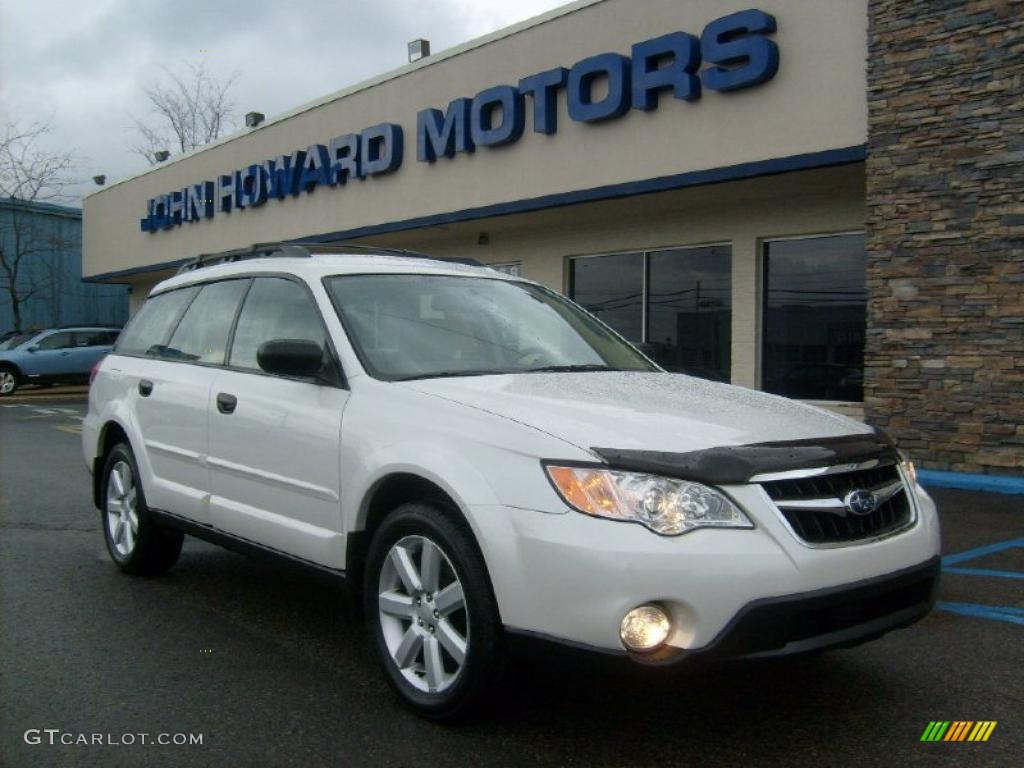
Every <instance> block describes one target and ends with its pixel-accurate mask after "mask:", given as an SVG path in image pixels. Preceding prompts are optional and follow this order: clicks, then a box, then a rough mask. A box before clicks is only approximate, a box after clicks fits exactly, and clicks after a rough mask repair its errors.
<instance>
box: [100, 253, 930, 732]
mask: <svg viewBox="0 0 1024 768" xmlns="http://www.w3.org/2000/svg"><path fill="white" fill-rule="evenodd" d="M93 374H94V380H93V382H92V386H91V388H90V391H89V412H88V416H87V417H86V419H85V423H84V428H83V430H82V439H83V447H84V451H85V458H86V461H87V463H88V465H89V468H90V470H91V471H92V473H93V498H94V501H95V504H96V506H97V507H98V508H99V509H100V516H101V520H102V523H103V530H104V533H105V537H106V544H107V548H108V549H109V551H110V556H111V557H112V558H113V560H114V562H115V563H116V564H117V565H118V566H120V568H121V569H122V570H124V571H126V572H128V573H132V574H157V573H161V572H163V571H165V570H166V569H168V568H169V567H170V566H171V565H172V564H173V563H174V562H175V560H176V559H177V558H178V554H179V552H180V550H181V546H182V537H183V534H184V533H188V534H191V535H194V536H197V537H200V538H203V539H207V540H210V541H213V542H216V543H219V544H222V545H224V546H227V547H231V548H235V549H239V550H242V551H245V552H249V553H254V554H265V555H271V556H274V557H278V558H285V559H287V560H290V561H293V562H298V563H301V564H304V565H306V566H308V567H309V568H312V569H315V570H318V571H320V572H321V573H324V574H328V575H331V576H336V577H339V578H344V579H345V580H346V581H347V582H348V584H350V585H351V586H352V587H353V588H354V590H355V591H356V593H357V594H361V595H362V603H363V607H364V612H365V616H366V620H367V625H368V630H369V635H370V637H371V642H372V643H373V644H374V647H375V648H376V651H377V653H378V654H379V656H380V659H381V662H382V664H383V667H384V670H385V671H386V673H387V678H388V680H389V682H390V683H391V685H392V686H393V687H394V688H395V690H396V691H397V692H398V693H399V694H400V696H401V697H402V698H403V699H404V700H405V701H406V702H407V703H408V704H410V705H411V706H412V707H413V708H415V709H416V710H418V711H419V712H420V713H421V714H423V715H425V716H427V717H431V718H434V719H438V720H444V719H454V718H457V717H460V716H462V715H465V714H467V713H468V712H470V711H472V710H473V708H474V707H475V706H476V704H478V703H480V701H481V698H482V697H483V696H484V695H485V694H486V692H487V691H488V689H489V687H490V686H491V685H492V684H493V682H494V680H495V677H496V676H497V675H498V673H499V670H500V669H501V668H502V659H503V657H504V655H505V653H506V650H507V648H508V646H509V644H510V642H511V641H512V640H514V639H516V638H524V637H526V638H531V639H532V640H534V641H536V640H546V641H552V642H556V643H562V644H568V645H572V646H577V647H582V648H587V649H591V650H596V651H600V652H604V653H606V654H617V655H621V656H625V657H627V658H629V659H632V660H634V661H636V662H638V663H641V664H669V663H673V662H676V661H684V660H690V659H699V658H707V657H751V656H769V655H780V654H787V653H796V652H802V651H808V650H813V649H818V648H826V647H833V646H842V645H852V644H856V643H859V642H863V641H865V640H870V639H873V638H876V637H879V636H880V635H882V634H883V633H885V632H886V631H888V630H891V629H895V628H897V627H902V626H906V625H908V624H911V623H913V622H915V621H917V620H918V619H920V618H922V617H923V616H924V615H925V614H926V613H927V612H928V611H929V609H930V608H931V606H932V604H933V602H934V599H935V589H936V584H937V578H938V562H939V561H938V553H939V522H938V518H937V515H936V509H935V505H934V504H933V502H932V501H931V499H930V498H929V497H928V496H927V494H926V493H925V492H924V490H923V489H922V488H921V487H920V486H919V485H918V484H917V482H916V480H915V477H914V473H913V468H912V465H910V464H909V463H907V462H906V461H905V460H904V459H903V457H902V456H901V455H900V454H898V453H897V451H896V449H895V447H894V446H893V444H892V443H891V441H890V440H888V439H887V438H886V437H885V436H884V435H883V434H881V433H880V432H878V431H876V430H874V429H871V428H870V427H867V426H865V425H864V424H861V423H859V422H856V421H853V420H850V419H848V418H844V417H842V416H839V415H837V414H834V413H830V412H827V411H825V410H821V409H819V408H815V407H811V406H808V405H804V404H801V403H798V402H793V401H790V400H786V399H783V398H780V397H774V396H771V395H767V394H763V393H759V392H754V391H751V390H748V389H743V388H740V387H734V386H728V385H725V384H717V383H712V382H709V381H704V380H701V379H697V378H692V377H689V376H685V375H681V374H672V373H666V372H664V371H662V370H660V369H659V368H658V366H656V365H654V364H653V363H652V362H651V361H650V360H648V359H647V358H645V357H644V356H643V355H642V354H640V353H639V352H638V351H637V350H636V349H635V348H634V347H633V346H631V345H630V344H629V343H627V342H626V341H625V340H623V339H622V338H621V337H620V336H618V335H617V334H616V333H615V332H614V331H612V330H611V329H609V328H608V327H607V326H605V325H603V324H602V323H601V322H600V321H598V320H597V319H595V318H594V317H592V316H591V315H589V314H588V313H587V312H585V311H584V310H582V309H581V308H580V307H578V306H576V305H575V304H573V303H572V302H570V301H567V300H566V299H564V298H563V297H561V296H560V295H558V294H557V293H555V292H553V291H550V290H548V289H546V288H544V287H542V286H540V285H537V284H535V283H532V282H529V281H527V280H522V279H518V278H513V277H510V276H507V275H504V274H501V273H498V272H496V271H493V270H490V269H487V268H484V267H480V266H472V265H467V264H464V263H455V262H453V261H445V260H439V259H432V258H429V257H425V256H422V255H416V254H410V253H406V252H397V251H386V250H366V251H364V250H360V249H358V248H354V247H353V248H349V247H337V248H322V247H304V246H296V245H273V246H261V247H254V248H253V249H251V250H248V251H246V252H244V253H240V252H235V253H230V254H220V255H217V256H215V257H200V258H199V259H197V260H195V261H194V262H192V263H190V264H189V265H186V267H183V268H182V270H181V272H180V273H179V274H178V275H177V276H176V277H173V278H171V279H169V280H167V281H165V282H163V283H161V284H160V285H158V286H157V287H156V288H155V289H154V290H153V292H152V293H151V294H150V296H149V298H148V299H147V300H146V302H145V304H144V305H143V306H142V308H141V309H140V310H139V312H138V313H137V314H136V316H135V317H134V319H133V320H132V321H131V323H130V324H129V326H128V327H127V329H126V330H125V331H124V332H123V333H122V335H121V337H120V339H119V341H118V343H117V347H116V348H115V350H114V351H113V353H112V354H110V355H109V356H108V357H106V358H105V359H104V360H103V361H102V362H101V363H100V364H99V365H98V366H97V368H96V369H95V370H94V372H93Z"/></svg>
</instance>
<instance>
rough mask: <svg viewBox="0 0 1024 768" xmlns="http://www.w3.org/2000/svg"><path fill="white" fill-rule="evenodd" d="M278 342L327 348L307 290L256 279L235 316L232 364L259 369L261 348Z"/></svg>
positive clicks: (289, 283) (283, 282)
mask: <svg viewBox="0 0 1024 768" xmlns="http://www.w3.org/2000/svg"><path fill="white" fill-rule="evenodd" d="M281 339H292V340H302V341H312V342H315V343H316V344H319V345H320V346H321V347H324V346H325V345H326V339H325V338H324V326H323V323H321V322H320V314H319V312H318V311H317V309H316V307H315V306H314V305H313V300H312V299H311V298H310V296H309V294H308V293H307V292H306V289H305V288H303V287H302V286H301V285H299V284H298V283H295V282H292V281H291V280H285V279H284V278H280V277H258V278H256V282H255V283H254V284H253V286H252V290H251V291H249V295H248V296H246V298H245V304H244V306H243V307H242V313H241V314H240V315H239V316H238V327H237V328H236V329H235V340H234V343H233V344H232V346H231V365H232V366H234V367H237V368H252V369H254V370H259V367H260V366H259V363H258V362H257V361H256V353H257V352H258V351H259V348H260V346H261V345H262V344H264V343H265V342H268V341H279V340H281Z"/></svg>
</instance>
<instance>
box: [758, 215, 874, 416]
mask: <svg viewBox="0 0 1024 768" xmlns="http://www.w3.org/2000/svg"><path fill="white" fill-rule="evenodd" d="M866 259H867V257H866V251H865V237H864V235H863V234H843V235H828V236H821V237H806V238H800V239H793V240H772V241H769V242H767V243H765V245H764V316H763V330H762V338H763V346H762V355H761V359H762V371H761V386H762V389H764V390H765V391H767V392H773V393H775V394H779V395H786V396H788V397H797V398H802V399H807V400H838V401H854V402H857V401H861V400H863V399H864V390H863V380H864V334H865V328H866V326H867V289H866V282H865V281H866V277H865V269H866Z"/></svg>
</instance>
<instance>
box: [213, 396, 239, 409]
mask: <svg viewBox="0 0 1024 768" xmlns="http://www.w3.org/2000/svg"><path fill="white" fill-rule="evenodd" d="M236 405H238V398H237V397H235V396H234V395H229V394H227V393H226V392H220V393H218V395H217V410H218V411H220V412H221V413H234V412H235V406H236Z"/></svg>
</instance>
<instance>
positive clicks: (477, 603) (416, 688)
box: [364, 504, 503, 721]
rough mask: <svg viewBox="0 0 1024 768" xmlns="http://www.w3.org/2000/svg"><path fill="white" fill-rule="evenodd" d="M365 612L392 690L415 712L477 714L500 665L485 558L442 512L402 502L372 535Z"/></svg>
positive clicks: (440, 716) (448, 717)
mask: <svg viewBox="0 0 1024 768" xmlns="http://www.w3.org/2000/svg"><path fill="white" fill-rule="evenodd" d="M364 584H365V593H364V600H365V608H366V616H367V625H368V629H369V632H370V639H371V642H372V643H373V645H374V647H375V648H376V650H377V654H378V656H379V657H380V660H381V663H382V664H383V666H384V671H385V673H386V674H387V677H388V681H389V682H390V683H391V686H392V688H393V689H394V690H395V691H396V692H397V693H398V694H399V696H401V698H402V700H403V701H404V702H405V703H406V704H407V705H409V706H410V707H411V708H412V709H414V710H415V711H416V712H417V713H419V714H421V715H423V716H424V717H427V718H429V719H432V720H438V721H456V720H461V719H466V718H467V717H469V716H471V715H474V714H476V713H477V712H478V711H479V708H480V705H481V704H482V703H483V701H484V699H485V696H486V694H487V692H488V691H489V690H490V689H491V687H492V686H493V685H494V684H495V683H496V682H497V679H498V677H499V676H500V672H501V668H502V665H503V657H502V649H501V622H500V620H499V617H498V610H497V605H496V604H495V601H494V597H493V595H492V594H491V587H490V581H489V579H488V577H487V571H486V569H485V567H484V564H483V560H482V558H481V557H480V555H479V553H478V552H477V550H476V547H475V545H474V543H473V541H472V539H471V538H470V536H469V535H468V533H467V532H466V531H464V529H463V528H462V527H461V526H460V525H458V524H456V523H455V522H454V521H453V520H451V519H450V518H449V517H447V516H446V515H445V514H444V512H442V511H441V509H440V508H438V507H436V506H434V505H429V504H405V505H402V506H401V507H398V508H397V509H396V510H395V511H394V512H392V513H391V514H390V515H389V516H388V517H387V519H385V521H384V522H383V523H382V524H381V526H380V528H379V529H378V530H377V532H376V534H375V535H374V537H373V542H372V544H371V546H370V552H369V557H368V559H367V571H366V580H365V582H364Z"/></svg>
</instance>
